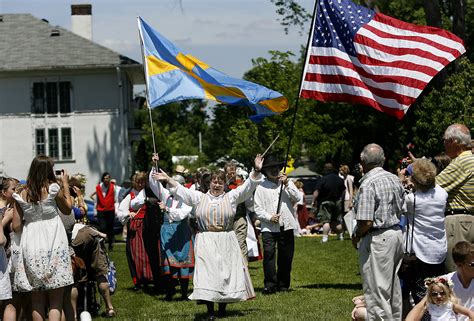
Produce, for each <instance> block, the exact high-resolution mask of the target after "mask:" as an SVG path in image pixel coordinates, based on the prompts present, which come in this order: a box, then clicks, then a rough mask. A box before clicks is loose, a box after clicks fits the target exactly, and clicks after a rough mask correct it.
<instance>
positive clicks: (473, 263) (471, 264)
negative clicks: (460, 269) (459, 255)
mask: <svg viewBox="0 0 474 321" xmlns="http://www.w3.org/2000/svg"><path fill="white" fill-rule="evenodd" d="M466 265H467V266H469V267H473V266H474V262H470V263H466Z"/></svg>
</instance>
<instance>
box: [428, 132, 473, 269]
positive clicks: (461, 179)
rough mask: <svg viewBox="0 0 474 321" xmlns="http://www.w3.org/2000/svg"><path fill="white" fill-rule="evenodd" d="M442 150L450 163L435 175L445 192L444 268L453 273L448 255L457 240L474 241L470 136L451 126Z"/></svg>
mask: <svg viewBox="0 0 474 321" xmlns="http://www.w3.org/2000/svg"><path fill="white" fill-rule="evenodd" d="M443 139H444V148H445V150H446V154H447V155H448V156H449V157H451V159H452V161H451V163H450V164H449V165H448V166H447V167H446V168H445V169H444V170H443V171H442V172H441V173H439V174H438V176H436V183H437V184H438V185H440V186H441V187H443V188H444V189H445V190H446V192H448V207H447V211H446V220H445V224H446V235H447V237H448V255H447V257H446V268H447V269H448V270H449V271H454V270H456V265H455V264H454V261H453V259H452V256H451V253H452V249H453V246H454V244H456V243H457V242H459V241H468V242H471V243H473V242H474V216H473V215H474V155H473V154H472V152H471V133H470V132H469V128H467V127H466V126H465V125H463V124H453V125H451V126H449V127H448V128H447V129H446V131H445V132H444V137H443Z"/></svg>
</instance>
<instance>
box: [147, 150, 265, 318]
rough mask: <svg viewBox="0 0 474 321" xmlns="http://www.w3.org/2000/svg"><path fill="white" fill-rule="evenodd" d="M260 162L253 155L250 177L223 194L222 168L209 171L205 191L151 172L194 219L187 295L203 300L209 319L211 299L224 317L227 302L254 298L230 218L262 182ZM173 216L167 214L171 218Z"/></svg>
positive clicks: (193, 298) (162, 173)
mask: <svg viewBox="0 0 474 321" xmlns="http://www.w3.org/2000/svg"><path fill="white" fill-rule="evenodd" d="M262 163H263V158H262V156H261V155H257V156H256V157H255V161H254V168H255V170H254V171H253V172H252V174H251V175H250V179H248V180H247V181H246V182H245V183H244V184H242V185H240V186H239V187H237V188H236V189H233V190H231V191H229V192H227V193H225V192H224V184H225V174H224V172H223V171H216V172H213V173H212V175H211V185H210V190H209V192H207V193H206V194H204V193H202V192H199V191H191V190H189V189H186V188H185V187H183V186H181V185H179V184H178V183H177V182H176V181H175V180H173V179H171V178H170V177H169V176H168V175H167V174H166V173H165V172H163V171H160V172H157V173H153V174H152V177H153V178H154V179H155V180H161V181H164V182H166V183H167V184H168V186H169V190H170V192H171V193H172V194H173V195H174V196H176V197H179V198H181V199H182V200H183V202H184V203H185V204H188V205H190V206H192V207H193V212H191V213H193V214H194V215H195V217H196V219H197V225H198V233H197V235H196V244H195V247H194V254H195V259H196V262H195V270H194V276H193V293H192V294H191V296H190V297H189V298H190V299H192V300H200V301H204V302H205V303H206V305H207V313H208V317H209V319H214V318H215V316H214V302H217V303H219V316H225V308H226V304H227V303H231V302H238V301H245V300H248V299H252V298H254V297H255V292H254V289H253V286H252V281H251V279H250V275H249V273H248V269H247V266H246V260H245V258H244V257H243V256H242V252H241V251H240V247H239V242H238V241H237V237H236V235H235V232H234V230H233V222H234V221H233V220H234V216H235V213H236V209H237V205H238V204H239V203H242V202H244V201H245V200H246V199H247V198H249V197H250V196H251V195H252V193H253V192H254V191H255V188H256V187H257V185H258V184H259V183H260V182H261V181H262V175H261V174H260V169H261V168H262ZM173 216H174V215H173V213H170V217H171V218H172V219H174V217H173Z"/></svg>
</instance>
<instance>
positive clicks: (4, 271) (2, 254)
mask: <svg viewBox="0 0 474 321" xmlns="http://www.w3.org/2000/svg"><path fill="white" fill-rule="evenodd" d="M13 183H14V182H13V180H12V179H9V178H6V177H0V222H1V223H2V224H0V306H2V305H3V308H4V309H5V306H6V305H7V302H8V300H10V299H11V298H12V288H11V283H10V271H9V269H8V259H7V255H6V251H5V250H6V248H7V245H8V239H7V237H6V235H5V230H4V227H3V225H4V224H3V222H4V216H7V217H5V222H6V221H7V220H8V217H9V216H11V215H10V214H12V213H13V212H12V211H11V208H10V206H9V204H8V200H7V198H6V195H7V192H8V191H9V190H10V189H12V188H11V185H13ZM5 225H6V224H5Z"/></svg>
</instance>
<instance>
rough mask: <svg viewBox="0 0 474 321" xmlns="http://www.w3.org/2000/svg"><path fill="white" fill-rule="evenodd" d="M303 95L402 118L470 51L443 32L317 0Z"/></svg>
mask: <svg viewBox="0 0 474 321" xmlns="http://www.w3.org/2000/svg"><path fill="white" fill-rule="evenodd" d="M316 6H317V7H316V10H315V12H316V13H315V14H316V16H315V17H314V19H313V20H314V25H313V26H312V30H311V33H312V34H311V44H310V46H309V48H308V55H307V61H306V64H305V72H304V75H303V79H302V86H301V92H300V96H301V97H304V98H312V99H316V100H320V101H344V102H349V103H353V104H361V105H368V106H371V107H373V108H375V109H377V110H379V111H382V112H385V113H387V114H390V115H393V116H395V117H397V118H398V119H402V118H403V116H404V115H405V113H406V112H407V110H408V108H409V107H410V105H411V104H412V103H414V102H415V100H416V98H417V97H418V96H419V95H420V94H421V92H422V91H423V89H424V88H425V87H426V85H427V84H428V83H429V82H430V80H431V79H432V78H433V77H434V76H435V75H436V74H437V73H438V72H439V71H440V70H441V69H443V68H444V67H445V66H446V65H448V64H449V63H450V62H451V61H453V60H455V59H456V58H458V57H459V56H461V55H462V54H463V53H464V52H465V51H466V49H465V48H464V45H463V41H462V40H461V39H460V38H458V37H456V36H455V35H453V34H452V33H450V32H447V31H445V30H442V29H438V28H434V27H426V26H417V25H414V24H410V23H406V22H403V21H400V20H397V19H394V18H392V17H388V16H386V15H383V14H381V13H376V12H375V11H373V10H370V9H368V8H365V7H362V6H360V5H357V4H354V3H353V2H351V1H349V0H317V4H316Z"/></svg>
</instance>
